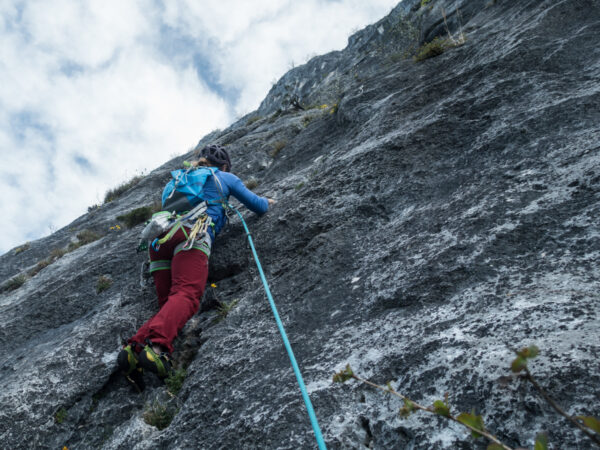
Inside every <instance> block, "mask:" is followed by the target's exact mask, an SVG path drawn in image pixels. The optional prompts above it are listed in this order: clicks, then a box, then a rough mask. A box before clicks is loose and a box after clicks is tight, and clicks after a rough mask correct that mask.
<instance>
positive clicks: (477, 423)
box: [333, 364, 512, 450]
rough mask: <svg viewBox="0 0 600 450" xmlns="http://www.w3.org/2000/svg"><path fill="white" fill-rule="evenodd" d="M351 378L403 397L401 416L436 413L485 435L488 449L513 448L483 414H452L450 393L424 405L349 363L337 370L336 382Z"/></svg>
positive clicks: (475, 433) (474, 434)
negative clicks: (358, 371)
mask: <svg viewBox="0 0 600 450" xmlns="http://www.w3.org/2000/svg"><path fill="white" fill-rule="evenodd" d="M350 379H355V380H357V381H360V382H361V383H364V384H367V385H369V386H371V387H374V388H376V389H379V390H381V391H384V392H387V393H389V394H391V395H394V396H396V397H399V398H401V399H402V401H403V402H404V406H403V407H402V408H400V411H398V413H399V415H400V417H408V416H409V415H411V414H412V413H413V412H415V411H417V410H421V411H426V412H429V413H432V414H436V415H437V416H439V417H445V418H446V419H448V420H451V421H453V422H456V423H460V424H461V425H463V426H465V427H467V428H468V429H469V430H471V435H472V436H473V437H474V438H478V437H481V436H483V437H485V438H486V439H488V440H489V441H491V442H492V444H491V445H490V446H488V449H491V450H496V449H502V450H512V449H511V448H510V447H508V446H507V445H505V444H503V443H502V442H500V441H499V440H498V438H496V437H495V436H493V435H492V434H490V433H489V432H488V431H487V430H486V429H485V427H484V424H483V418H482V417H481V416H478V415H476V414H475V413H474V412H471V413H470V414H469V413H460V414H459V415H458V416H454V415H452V413H451V412H450V406H449V404H448V394H446V395H445V396H444V400H436V401H434V402H433V405H432V406H423V405H420V404H418V403H417V402H415V401H413V400H411V399H410V398H408V397H406V396H404V395H402V394H400V393H399V392H397V391H396V390H395V389H394V388H393V387H392V384H391V383H389V382H388V383H387V385H386V386H381V385H379V384H375V383H373V382H371V381H369V380H365V379H364V378H361V377H359V376H357V375H356V374H355V373H354V371H353V370H352V368H351V367H350V365H349V364H348V365H346V367H345V368H344V369H343V370H341V371H340V372H337V373H336V374H335V375H334V376H333V382H334V383H345V382H346V381H348V380H350ZM492 445H494V447H492Z"/></svg>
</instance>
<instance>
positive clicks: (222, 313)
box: [218, 298, 239, 320]
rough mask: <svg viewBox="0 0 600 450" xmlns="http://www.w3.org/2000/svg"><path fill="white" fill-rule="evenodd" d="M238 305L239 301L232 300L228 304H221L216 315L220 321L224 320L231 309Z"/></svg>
mask: <svg viewBox="0 0 600 450" xmlns="http://www.w3.org/2000/svg"><path fill="white" fill-rule="evenodd" d="M238 303H239V299H237V298H236V299H235V300H232V301H230V302H221V306H219V309H218V313H219V317H220V319H221V320H223V319H225V318H226V317H227V315H228V314H229V313H230V312H231V310H232V309H233V308H235V306H236V305H237V304H238Z"/></svg>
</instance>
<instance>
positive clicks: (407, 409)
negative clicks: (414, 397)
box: [400, 398, 415, 417]
mask: <svg viewBox="0 0 600 450" xmlns="http://www.w3.org/2000/svg"><path fill="white" fill-rule="evenodd" d="M414 410H415V404H414V403H413V402H411V401H410V400H408V399H407V398H405V399H404V406H403V407H402V408H400V417H408V416H410V415H411V413H412V412H414Z"/></svg>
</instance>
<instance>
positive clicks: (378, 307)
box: [0, 0, 600, 449]
mask: <svg viewBox="0 0 600 450" xmlns="http://www.w3.org/2000/svg"><path fill="white" fill-rule="evenodd" d="M419 4H420V2H418V1H407V2H404V3H403V4H401V5H399V6H398V7H397V8H395V9H394V10H393V11H392V13H391V14H390V15H389V16H388V17H386V18H384V19H382V21H380V22H379V23H377V24H374V25H372V26H369V27H367V28H366V29H365V30H363V31H361V32H359V33H357V34H356V35H354V36H352V37H351V38H350V41H349V46H348V48H346V49H345V50H344V51H342V52H334V53H332V54H328V55H324V56H321V57H317V58H315V59H313V60H312V61H310V62H309V63H308V64H306V65H305V66H302V67H298V68H296V69H294V70H292V71H291V72H290V73H288V74H286V75H285V76H284V77H283V78H282V80H280V81H279V82H278V83H277V84H276V85H275V86H274V87H273V89H272V91H271V92H270V93H269V95H268V96H267V98H266V99H265V100H264V102H263V103H262V105H261V107H260V108H259V110H258V111H257V112H255V113H253V114H252V115H250V116H248V117H246V118H243V119H241V120H240V121H238V122H237V123H235V124H233V125H232V126H231V127H230V128H228V129H227V130H224V131H217V132H214V133H212V134H211V135H209V136H207V137H205V138H203V140H202V141H201V142H200V144H199V145H202V144H205V143H207V142H217V143H221V144H225V145H228V147H229V149H230V150H231V152H232V154H233V158H234V171H235V172H236V173H237V174H238V175H240V176H241V177H242V179H245V180H249V179H250V178H251V177H254V178H255V180H256V181H257V182H258V187H257V188H256V191H257V192H258V193H260V194H262V195H269V196H272V197H275V198H276V199H277V200H278V203H277V205H276V207H275V208H273V210H272V211H270V212H269V213H268V214H267V215H265V216H264V217H262V218H255V217H252V216H251V215H248V223H249V226H250V228H251V230H252V231H253V235H254V240H255V242H256V245H257V247H258V252H259V254H260V256H261V259H262V263H263V266H264V267H265V269H266V272H267V277H268V278H269V280H270V282H271V288H272V291H273V294H274V296H275V299H276V302H277V304H278V307H279V312H280V314H281V316H282V318H283V321H284V323H285V326H286V329H287V331H288V335H289V337H290V340H291V343H292V345H293V347H294V349H295V352H296V356H297V358H298V360H299V362H300V365H301V367H302V370H303V374H304V377H305V380H306V382H307V385H308V389H309V391H310V395H311V398H312V401H313V404H314V406H315V410H316V413H317V416H318V418H319V420H320V424H321V427H322V430H323V433H324V436H325V440H326V442H327V444H328V446H329V447H330V448H376V449H386V448H407V449H441V448H484V447H485V445H484V444H483V443H479V444H477V443H474V441H473V440H472V439H471V438H470V437H469V436H468V434H467V433H466V432H465V431H464V430H463V429H462V428H460V427H458V426H455V425H448V424H447V423H445V422H442V421H440V420H438V419H437V418H435V417H431V416H428V415H424V414H415V415H413V416H411V417H410V418H408V419H400V418H399V417H398V414H397V412H398V408H399V407H400V406H401V405H400V403H399V402H398V401H396V400H395V399H392V398H389V397H387V396H385V395H384V394H382V393H379V392H375V391H373V390H370V389H368V388H366V387H364V386H360V385H357V384H356V383H349V384H346V385H333V384H332V383H331V376H332V374H333V372H334V371H336V370H339V369H340V368H342V367H343V366H344V365H345V364H346V363H350V364H351V365H352V367H353V368H354V370H355V371H356V372H359V373H360V374H362V375H364V376H366V377H369V378H370V379H372V380H374V381H377V382H380V383H385V382H386V381H388V380H391V382H392V384H393V385H394V386H395V387H397V389H398V390H399V391H401V392H403V393H405V394H407V395H409V396H410V397H411V398H413V399H414V400H416V401H419V402H421V403H424V404H431V403H432V402H433V400H435V399H439V398H442V397H443V395H444V393H446V392H448V393H449V394H450V402H451V404H452V405H453V408H454V409H455V410H456V411H459V410H463V411H470V410H471V409H475V410H477V411H478V412H479V413H481V414H482V415H483V416H484V418H485V420H486V425H487V426H488V428H489V429H490V430H492V432H493V433H495V434H496V435H497V436H498V437H499V438H501V439H502V440H503V441H504V442H506V443H507V444H508V445H511V446H513V447H518V446H523V447H529V448H531V447H532V445H533V439H534V436H535V434H536V433H537V432H539V431H541V430H546V431H548V433H549V437H550V441H551V443H552V445H553V446H554V448H561V449H576V448H588V447H589V446H591V444H589V443H588V442H587V441H585V440H584V439H583V438H582V437H581V434H580V433H579V432H577V431H575V430H573V429H571V428H570V427H569V426H568V425H566V424H565V423H564V421H563V420H562V419H561V418H559V417H558V416H557V415H556V414H555V413H554V412H552V411H551V410H550V409H549V408H548V407H547V406H546V405H545V404H544V403H543V401H541V400H540V399H539V397H538V396H537V395H536V394H535V392H534V391H533V390H532V389H531V387H529V386H528V385H525V384H523V383H519V382H517V381H513V382H510V383H506V382H505V377H506V376H507V375H508V374H509V370H508V366H509V364H510V361H511V359H512V356H511V352H510V351H509V349H508V347H509V346H510V347H520V346H524V345H529V344H531V343H536V344H537V345H538V346H539V347H540V348H541V349H542V354H541V356H540V357H539V358H538V359H537V360H535V361H534V362H533V364H532V371H533V372H534V374H535V375H537V376H538V377H539V378H540V379H541V380H543V384H544V386H545V387H546V388H547V389H548V390H549V391H550V392H551V393H552V394H553V395H554V397H555V398H557V399H558V400H559V402H560V403H561V405H562V406H563V407H564V408H565V410H566V411H568V412H569V413H571V414H596V415H597V408H598V401H599V400H600V398H599V397H600V390H599V388H598V386H600V363H599V356H600V355H599V345H598V343H599V342H600V336H599V335H600V328H599V325H600V321H599V317H598V315H599V312H600V311H599V306H598V292H599V288H600V282H599V279H600V271H599V270H598V267H597V264H598V257H599V254H600V226H599V225H598V220H597V218H598V216H599V214H600V152H599V150H600V144H599V142H600V129H599V127H598V124H599V123H600V112H599V109H598V105H599V104H600V48H599V47H598V46H597V37H598V36H599V35H600V4H599V3H598V2H597V1H594V0H587V1H584V0H571V1H558V2H557V1H537V0H536V1H522V2H514V1H512V0H497V1H468V2H467V1H462V2H461V1H456V2H449V1H447V2H443V1H436V0H432V1H431V2H430V3H429V6H427V7H425V8H419ZM442 7H443V8H444V9H445V11H446V12H447V16H448V23H449V27H450V29H451V31H452V32H455V30H457V27H458V24H459V22H460V23H461V24H462V27H463V31H464V33H465V35H466V37H467V41H466V43H465V44H464V45H463V46H460V47H457V48H454V49H450V50H448V51H447V52H445V53H444V54H442V55H441V56H438V57H435V58H432V59H428V60H425V61H424V62H422V63H418V64H417V63H415V62H413V61H412V59H410V58H409V59H406V58H404V57H403V56H404V54H405V52H406V51H407V50H409V51H410V48H411V45H414V39H415V38H418V39H421V40H427V41H429V40H431V39H432V38H433V37H434V36H436V35H440V34H443V33H445V26H444V23H443V19H442ZM457 8H460V11H461V15H460V16H459V14H457V13H456V11H457ZM461 17H462V18H461ZM293 98H296V99H297V100H298V101H299V103H300V104H301V105H303V106H304V107H305V108H306V109H305V110H300V109H294V108H287V103H289V100H290V99H293ZM282 103H283V106H285V107H284V108H282ZM322 105H327V106H326V107H322V108H321V107H316V108H312V109H311V108H310V106H322ZM334 105H335V106H334ZM282 145H283V147H282ZM281 147H282V148H281ZM187 156H188V157H189V156H190V155H187ZM182 159H184V158H178V159H176V160H173V161H170V162H168V163H167V164H165V165H164V166H163V167H160V168H158V169H156V170H155V171H153V172H152V173H151V174H150V175H148V176H147V177H145V178H144V179H143V180H142V181H141V182H140V183H139V184H137V185H136V186H135V187H133V188H132V189H130V190H129V191H127V192H126V193H125V194H124V195H123V196H121V197H120V198H119V199H117V200H115V201H113V202H111V203H108V204H106V205H103V206H101V207H100V208H99V209H96V210H94V211H93V212H90V213H89V214H86V215H84V216H82V217H81V218H79V219H77V220H76V221H75V222H73V223H72V224H71V225H70V226H68V227H66V228H64V229H62V230H59V231H58V232H56V233H55V234H53V235H52V236H49V237H47V238H44V239H42V240H39V241H36V242H32V243H31V244H30V246H29V248H27V249H26V250H24V251H20V252H17V251H16V250H13V251H11V252H8V253H7V254H5V255H3V256H2V257H0V261H1V264H0V279H1V280H9V279H10V278H11V277H13V276H15V275H18V274H19V273H24V272H26V271H28V270H30V269H31V268H32V267H33V266H34V265H35V264H36V263H37V262H38V261H41V260H44V259H45V258H47V257H48V256H49V254H50V251H51V250H53V249H54V248H60V247H65V246H67V245H68V244H69V242H71V241H73V240H75V236H76V235H77V233H78V232H80V231H82V230H94V231H96V232H98V233H102V234H103V235H104V237H102V238H101V239H99V240H97V241H95V242H92V243H90V244H87V245H84V246H82V247H80V248H78V249H76V250H75V251H72V252H70V253H68V254H66V255H65V256H63V257H62V258H60V259H58V260H57V261H56V262H54V263H52V264H50V265H49V266H48V267H46V268H44V269H43V270H41V271H40V272H39V273H38V274H37V275H35V276H33V277H31V278H29V279H28V280H27V281H26V282H25V283H24V284H23V285H22V286H21V287H19V288H18V289H16V290H12V291H7V290H5V291H4V292H3V293H1V294H0V314H1V317H2V320H1V323H0V349H1V351H0V355H1V356H0V380H1V381H0V383H1V386H2V389H1V390H0V405H2V408H0V437H1V440H2V443H3V444H2V446H3V447H5V448H23V449H25V448H62V446H63V445H67V446H68V447H69V448H76V449H84V448H100V447H104V448H111V449H112V448H118V449H130V448H135V449H155V448H182V449H183V448H186V449H187V448H189V449H191V448H215V449H216V448H227V449H229V448H280V449H298V448H314V447H315V443H314V436H313V434H312V431H311V429H310V424H309V421H308V417H307V415H306V412H305V408H304V406H303V403H302V399H301V396H300V394H299V391H298V389H297V386H296V382H295V379H294V376H293V373H292V370H291V368H290V366H289V362H288V360H287V356H286V355H285V353H284V349H283V346H282V344H281V340H280V338H279V335H278V332H277V329H276V327H275V323H274V320H273V318H272V316H271V313H270V310H269V306H268V303H267V301H266V299H265V295H264V292H263V290H262V286H261V284H260V281H259V279H258V274H257V271H256V269H255V266H254V265H253V262H252V260H251V256H250V252H249V249H248V247H247V244H246V241H245V236H244V234H243V232H242V228H241V225H240V224H239V221H237V220H232V222H231V224H230V226H229V227H228V229H227V230H226V231H225V232H224V233H223V236H221V238H220V240H219V241H218V242H217V244H216V246H215V250H214V255H213V258H212V260H211V281H214V282H215V283H216V284H217V288H214V289H213V288H211V289H209V291H208V292H207V294H206V296H205V301H204V306H203V312H201V313H200V314H198V315H197V316H196V317H195V318H194V319H193V320H192V321H191V322H190V323H189V324H188V325H187V326H186V328H185V330H184V332H183V333H182V336H181V337H180V338H179V339H178V341H177V345H176V348H177V350H178V351H177V355H176V357H177V358H178V359H179V360H180V361H181V362H182V363H183V362H185V363H189V367H188V376H187V378H186V380H185V383H184V385H183V389H182V390H181V392H180V393H179V394H178V395H177V397H175V398H172V397H170V396H169V395H168V394H167V393H166V392H165V389H164V388H163V387H162V386H160V385H159V384H158V383H157V382H153V381H152V380H151V379H150V377H148V379H147V381H148V382H149V384H150V386H149V388H148V389H147V390H146V391H145V392H144V394H142V395H136V394H134V393H132V392H131V390H130V388H129V386H128V385H126V384H125V383H124V381H123V380H122V379H121V378H120V377H119V376H118V375H117V374H116V373H115V370H114V361H115V358H116V353H117V349H118V348H119V343H120V339H121V337H122V336H123V337H124V336H128V335H130V334H131V333H133V332H134V331H135V329H136V328H137V327H138V326H139V325H140V324H141V323H142V322H143V321H144V320H145V319H146V318H147V317H149V316H150V315H151V314H152V313H153V312H154V310H155V309H154V308H155V299H154V293H153V286H152V284H151V283H150V281H149V279H148V277H147V275H145V271H144V269H145V267H144V261H145V255H143V254H136V253H135V247H136V244H137V234H138V233H139V231H140V228H141V225H140V226H137V227H135V228H133V229H131V230H125V229H122V230H114V229H113V230H110V227H113V226H114V225H116V224H117V223H119V222H118V220H117V216H119V215H121V214H123V213H126V212H128V211H130V210H132V209H133V208H136V207H139V206H143V205H151V204H152V203H153V202H154V201H156V200H157V198H158V196H159V192H160V189H161V187H162V185H163V183H164V182H165V180H166V178H167V176H168V171H169V170H170V169H172V168H176V167H179V166H180V164H181V161H182ZM102 275H104V276H108V277H110V278H111V279H112V281H113V284H112V285H111V286H110V287H109V288H108V289H107V290H105V291H103V292H101V293H97V289H96V284H97V280H98V278H99V277H100V276H102ZM216 300H218V301H222V302H231V301H233V300H238V303H237V306H236V307H235V308H233V309H232V311H231V312H230V313H229V314H228V316H227V317H226V318H225V319H224V320H220V321H219V320H218V318H217V313H216V311H215V309H214V306H215V304H216ZM154 401H159V402H162V403H164V404H166V405H168V407H169V408H171V409H172V410H173V411H176V412H177V414H176V415H175V417H174V419H173V422H172V423H171V425H170V426H169V427H168V428H166V429H164V430H162V431H159V430H157V429H156V428H154V427H152V426H150V425H148V424H146V423H145V422H144V420H143V418H142V415H143V412H144V408H145V405H147V404H151V403H153V402H154ZM57 413H60V414H58V417H60V418H62V417H61V416H63V417H64V418H63V420H57V419H56V417H57ZM58 422H60V423H58Z"/></svg>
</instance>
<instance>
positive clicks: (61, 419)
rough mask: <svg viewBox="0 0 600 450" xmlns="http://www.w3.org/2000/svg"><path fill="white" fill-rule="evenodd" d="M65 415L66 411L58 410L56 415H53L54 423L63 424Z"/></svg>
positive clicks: (63, 409)
mask: <svg viewBox="0 0 600 450" xmlns="http://www.w3.org/2000/svg"><path fill="white" fill-rule="evenodd" d="M67 415H68V413H67V410H66V409H65V408H60V409H59V410H58V411H56V414H54V421H55V422H56V423H59V424H60V423H63V422H64V421H65V420H66V418H67Z"/></svg>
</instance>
